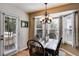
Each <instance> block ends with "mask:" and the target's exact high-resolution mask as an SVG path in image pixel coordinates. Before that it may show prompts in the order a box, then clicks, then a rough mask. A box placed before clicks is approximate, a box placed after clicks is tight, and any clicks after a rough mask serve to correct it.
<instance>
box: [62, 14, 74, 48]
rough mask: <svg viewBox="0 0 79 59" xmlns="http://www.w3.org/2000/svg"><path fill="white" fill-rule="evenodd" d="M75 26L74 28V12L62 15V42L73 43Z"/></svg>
mask: <svg viewBox="0 0 79 59" xmlns="http://www.w3.org/2000/svg"><path fill="white" fill-rule="evenodd" d="M74 40H75V28H74V13H72V14H69V15H66V16H64V17H63V43H67V44H70V45H72V46H73V45H74V42H75V41H74Z"/></svg>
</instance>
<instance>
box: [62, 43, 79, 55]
mask: <svg viewBox="0 0 79 59" xmlns="http://www.w3.org/2000/svg"><path fill="white" fill-rule="evenodd" d="M61 48H62V50H63V51H65V52H67V53H68V54H70V55H72V56H79V48H72V46H71V45H68V44H62V45H61Z"/></svg>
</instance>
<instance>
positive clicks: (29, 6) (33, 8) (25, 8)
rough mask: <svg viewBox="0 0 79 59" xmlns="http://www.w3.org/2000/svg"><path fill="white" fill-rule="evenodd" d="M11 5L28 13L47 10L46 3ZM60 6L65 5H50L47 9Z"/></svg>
mask: <svg viewBox="0 0 79 59" xmlns="http://www.w3.org/2000/svg"><path fill="white" fill-rule="evenodd" d="M11 4H12V5H13V6H15V7H17V8H19V9H21V10H23V11H25V12H27V13H28V12H35V11H39V10H42V9H44V8H45V5H44V3H11ZM65 4H66V3H65ZM60 5H64V3H48V5H47V7H48V8H51V7H57V6H60Z"/></svg>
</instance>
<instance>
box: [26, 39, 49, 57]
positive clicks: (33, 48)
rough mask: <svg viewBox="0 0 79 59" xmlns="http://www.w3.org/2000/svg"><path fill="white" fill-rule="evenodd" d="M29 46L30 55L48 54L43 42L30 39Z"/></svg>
mask: <svg viewBox="0 0 79 59" xmlns="http://www.w3.org/2000/svg"><path fill="white" fill-rule="evenodd" d="M27 46H28V49H29V54H30V56H47V55H48V54H47V53H46V52H45V50H44V47H43V46H42V44H41V43H40V42H39V41H37V40H28V42H27Z"/></svg>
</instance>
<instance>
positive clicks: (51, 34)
mask: <svg viewBox="0 0 79 59" xmlns="http://www.w3.org/2000/svg"><path fill="white" fill-rule="evenodd" d="M48 36H49V38H50V39H56V34H55V33H50V34H48Z"/></svg>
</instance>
